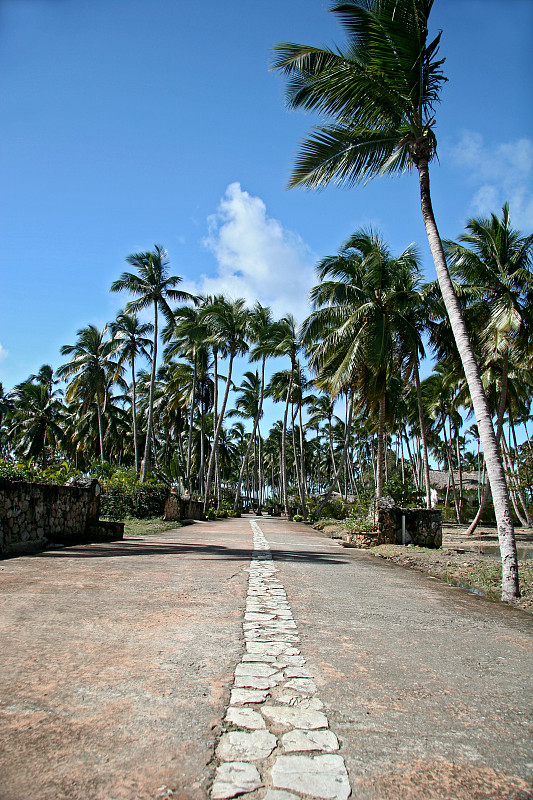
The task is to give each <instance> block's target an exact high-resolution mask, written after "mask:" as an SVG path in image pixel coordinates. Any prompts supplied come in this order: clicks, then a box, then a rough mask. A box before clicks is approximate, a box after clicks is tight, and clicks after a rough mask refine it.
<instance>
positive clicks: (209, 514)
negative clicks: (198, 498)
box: [205, 508, 217, 519]
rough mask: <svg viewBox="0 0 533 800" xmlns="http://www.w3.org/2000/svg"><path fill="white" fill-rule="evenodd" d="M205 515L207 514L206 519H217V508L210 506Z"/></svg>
mask: <svg viewBox="0 0 533 800" xmlns="http://www.w3.org/2000/svg"><path fill="white" fill-rule="evenodd" d="M205 516H206V519H216V518H217V514H216V511H215V509H214V508H208V509H207V511H206V514H205Z"/></svg>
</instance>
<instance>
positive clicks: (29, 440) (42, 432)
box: [10, 365, 65, 466]
mask: <svg viewBox="0 0 533 800" xmlns="http://www.w3.org/2000/svg"><path fill="white" fill-rule="evenodd" d="M55 382H56V383H57V381H55ZM53 387H54V380H53V371H52V367H50V366H48V365H45V366H44V367H41V370H40V372H39V374H38V375H32V376H30V378H29V379H28V380H27V381H24V382H23V383H19V384H18V385H17V386H15V388H14V389H13V391H12V392H11V393H10V399H11V401H12V403H13V407H12V410H11V426H10V436H11V438H12V441H13V444H14V447H15V450H16V451H17V452H18V453H20V454H21V455H23V456H24V457H25V458H36V459H39V460H40V461H41V463H42V465H43V466H46V465H47V461H48V457H49V455H50V454H51V453H52V452H53V450H54V448H55V447H56V446H57V445H58V444H59V443H61V442H62V441H63V438H64V435H63V425H62V422H63V419H64V416H65V409H64V406H63V403H62V401H61V395H62V392H61V390H59V389H54V388H53Z"/></svg>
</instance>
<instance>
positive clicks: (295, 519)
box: [293, 514, 303, 522]
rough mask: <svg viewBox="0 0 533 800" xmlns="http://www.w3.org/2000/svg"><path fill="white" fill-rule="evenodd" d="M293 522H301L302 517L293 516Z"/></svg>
mask: <svg viewBox="0 0 533 800" xmlns="http://www.w3.org/2000/svg"><path fill="white" fill-rule="evenodd" d="M293 520H294V522H301V521H302V520H303V517H302V515H301V514H294V516H293Z"/></svg>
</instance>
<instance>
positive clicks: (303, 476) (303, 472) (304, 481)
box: [298, 403, 307, 519]
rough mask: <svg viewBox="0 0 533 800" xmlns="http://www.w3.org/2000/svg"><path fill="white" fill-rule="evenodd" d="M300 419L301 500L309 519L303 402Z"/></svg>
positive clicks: (300, 405) (303, 509)
mask: <svg viewBox="0 0 533 800" xmlns="http://www.w3.org/2000/svg"><path fill="white" fill-rule="evenodd" d="M298 419H299V422H300V480H301V484H302V491H301V500H302V514H303V518H304V519H307V505H306V502H305V495H306V488H307V476H306V470H305V448H304V426H303V420H302V404H301V403H299V404H298Z"/></svg>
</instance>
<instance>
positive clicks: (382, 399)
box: [376, 392, 385, 498]
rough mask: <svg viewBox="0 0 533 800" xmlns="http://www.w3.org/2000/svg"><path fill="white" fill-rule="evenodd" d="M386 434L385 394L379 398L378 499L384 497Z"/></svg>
mask: <svg viewBox="0 0 533 800" xmlns="http://www.w3.org/2000/svg"><path fill="white" fill-rule="evenodd" d="M384 433H385V392H383V394H382V395H381V397H380V398H379V422H378V453H377V463H376V497H377V498H380V497H383V457H384V453H383V449H384V448H383V444H384Z"/></svg>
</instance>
